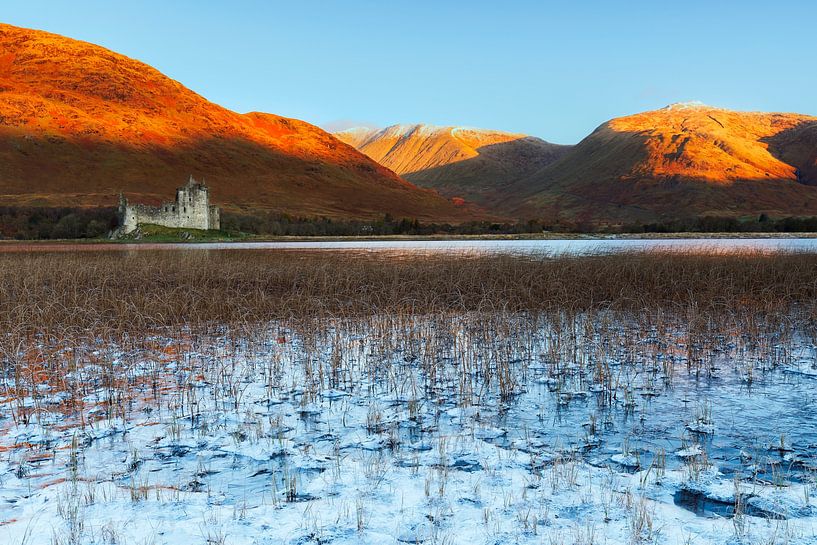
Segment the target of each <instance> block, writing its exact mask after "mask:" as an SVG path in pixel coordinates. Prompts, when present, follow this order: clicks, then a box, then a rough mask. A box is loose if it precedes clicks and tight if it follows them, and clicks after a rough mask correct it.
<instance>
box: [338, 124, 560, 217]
mask: <svg viewBox="0 0 817 545" xmlns="http://www.w3.org/2000/svg"><path fill="white" fill-rule="evenodd" d="M335 135H336V136H337V137H338V138H339V139H341V140H342V141H345V142H346V143H348V144H350V145H353V146H354V147H356V148H357V149H358V150H360V151H362V152H363V153H365V154H366V155H368V156H369V157H371V158H372V159H374V160H375V161H377V162H379V163H380V164H382V165H384V166H386V167H388V168H390V169H392V170H394V171H395V172H396V173H398V174H400V175H401V176H403V177H404V178H405V179H407V180H409V181H410V182H412V183H414V184H416V185H419V186H422V187H429V188H433V189H436V190H437V191H439V192H440V193H441V194H443V195H445V196H448V197H454V198H456V197H461V198H466V199H468V200H472V201H474V202H476V203H477V204H481V205H489V204H490V202H491V201H492V200H494V199H495V198H496V196H497V195H498V194H500V193H501V191H502V188H503V187H504V186H506V185H508V184H510V183H511V182H513V181H514V180H516V179H518V178H522V177H524V176H526V175H529V174H532V173H533V172H535V171H536V170H537V169H538V168H540V167H543V166H545V165H547V164H549V163H551V162H552V161H554V160H556V159H557V158H559V157H560V156H561V155H562V154H563V153H565V152H566V151H567V149H569V147H568V146H561V145H558V144H551V143H549V142H546V141H545V140H542V139H540V138H536V137H532V136H528V135H524V134H518V133H510V132H505V131H498V130H488V129H479V128H475V127H467V126H435V125H427V124H398V125H391V126H389V127H386V128H383V129H368V128H362V127H358V128H352V129H347V130H346V131H341V132H338V133H335ZM495 212H497V213H501V212H502V211H499V210H495Z"/></svg>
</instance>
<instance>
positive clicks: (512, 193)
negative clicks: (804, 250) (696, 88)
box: [496, 103, 817, 222]
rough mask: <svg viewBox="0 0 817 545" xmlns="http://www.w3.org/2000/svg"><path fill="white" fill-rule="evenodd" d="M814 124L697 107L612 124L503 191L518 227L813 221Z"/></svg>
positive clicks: (816, 210)
mask: <svg viewBox="0 0 817 545" xmlns="http://www.w3.org/2000/svg"><path fill="white" fill-rule="evenodd" d="M815 185H817V118H815V117H810V116H805V115H799V114H780V113H758V112H735V111H730V110H724V109H719V108H712V107H708V106H705V105H702V104H699V103H690V104H676V105H672V106H668V107H667V108H664V109H661V110H656V111H651V112H645V113H641V114H637V115H633V116H629V117H622V118H618V119H613V120H612V121H608V122H607V123H604V124H603V125H601V126H600V127H599V128H597V129H596V130H595V131H594V132H593V133H592V134H590V135H589V136H588V137H586V138H585V139H584V140H582V141H581V142H580V143H579V144H578V145H576V146H575V147H573V148H572V149H570V150H569V151H568V152H567V153H566V154H564V156H562V157H561V158H560V159H559V160H557V161H555V162H553V163H551V164H549V165H547V166H545V167H543V168H542V169H540V170H539V171H537V172H536V173H534V174H533V175H531V176H529V177H527V178H525V179H522V180H519V181H517V182H515V183H514V184H512V185H511V186H510V187H508V188H507V192H506V193H505V195H504V198H503V199H502V200H501V201H499V202H497V204H496V206H497V207H498V208H501V209H503V210H508V211H510V212H511V213H512V214H514V215H516V216H518V217H551V218H557V217H558V218H563V219H566V220H574V221H575V220H579V221H610V222H629V221H656V220H668V219H678V218H687V217H694V216H702V215H718V216H732V217H741V216H754V215H757V214H761V213H766V214H768V215H770V216H791V215H811V216H813V215H817V187H815Z"/></svg>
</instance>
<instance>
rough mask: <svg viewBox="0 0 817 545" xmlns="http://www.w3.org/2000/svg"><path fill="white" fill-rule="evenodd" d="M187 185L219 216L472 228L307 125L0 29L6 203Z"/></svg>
mask: <svg viewBox="0 0 817 545" xmlns="http://www.w3.org/2000/svg"><path fill="white" fill-rule="evenodd" d="M190 174H193V175H195V176H196V177H199V178H205V179H206V181H207V183H208V185H209V186H210V187H211V194H212V197H213V200H214V201H215V202H216V203H217V204H220V205H222V206H225V207H227V208H228V209H251V210H262V209H263V210H276V211H280V212H286V213H289V214H292V215H318V214H325V215H328V216H333V217H347V218H352V217H354V218H362V217H376V216H382V215H383V214H384V213H390V214H392V215H394V216H395V217H417V218H421V219H426V220H435V221H442V220H445V221H459V220H462V219H469V218H470V217H471V216H472V211H471V209H470V208H468V207H457V206H454V205H453V204H452V203H451V202H450V201H448V200H446V199H444V198H442V197H440V196H439V195H437V194H436V193H434V192H432V191H428V190H424V189H420V188H417V187H415V186H413V185H412V184H411V183H408V182H406V181H404V180H402V179H400V178H399V177H398V176H396V175H395V174H394V173H393V172H391V171H390V170H388V169H387V168H384V167H382V166H380V165H378V164H377V163H375V162H374V161H372V160H370V159H369V158H367V157H366V156H364V155H363V154H361V153H359V152H358V151H356V150H355V149H354V148H352V147H351V146H348V145H346V144H344V143H342V142H340V141H339V140H337V139H336V138H334V137H333V136H332V135H330V134H328V133H326V132H324V131H323V130H321V129H319V128H317V127H315V126H313V125H310V124H308V123H305V122H303V121H298V120H295V119H287V118H284V117H280V116H277V115H272V114H263V113H250V114H238V113H235V112H232V111H230V110H227V109H225V108H222V107H220V106H218V105H216V104H213V103H211V102H209V101H207V100H206V99H204V98H203V97H201V96H199V95H197V94H196V93H194V92H192V91H190V90H189V89H187V88H185V87H184V86H183V85H181V84H180V83H178V82H176V81H174V80H172V79H170V78H168V77H166V76H164V75H163V74H161V73H160V72H158V71H157V70H155V69H153V68H151V67H150V66H147V65H145V64H143V63H141V62H138V61H135V60H133V59H130V58H127V57H125V56H123V55H119V54H117V53H114V52H112V51H109V50H107V49H104V48H102V47H99V46H96V45H93V44H89V43H86V42H81V41H77V40H72V39H69V38H65V37H62V36H58V35H55V34H49V33H46V32H41V31H35V30H28V29H22V28H17V27H13V26H9V25H3V24H0V201H2V203H3V204H7V205H9V204H11V205H45V206H53V205H60V206H62V205H79V206H85V205H113V204H115V203H116V194H117V193H118V192H119V191H124V192H125V193H126V194H127V196H128V197H129V198H131V199H132V200H136V201H145V202H150V203H155V202H158V201H160V200H164V199H168V198H170V197H172V195H173V190H174V189H175V188H176V187H177V186H178V185H181V184H182V183H183V182H184V181H185V180H186V179H187V176H188V175H190Z"/></svg>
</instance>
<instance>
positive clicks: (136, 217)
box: [120, 177, 221, 233]
mask: <svg viewBox="0 0 817 545" xmlns="http://www.w3.org/2000/svg"><path fill="white" fill-rule="evenodd" d="M120 214H121V222H120V224H121V226H122V227H121V230H122V232H123V233H130V232H131V231H133V230H135V229H136V228H137V227H138V226H139V224H140V223H142V224H144V223H150V224H153V225H161V226H164V227H175V228H187V229H218V228H219V227H220V225H221V214H220V211H219V209H218V207H217V206H210V202H209V196H208V193H207V187H205V186H204V185H202V184H198V183H196V182H195V180H193V178H192V177H191V178H190V181H189V182H188V183H187V184H186V185H185V186H182V187H180V188H179V189H177V190H176V202H167V203H164V204H163V205H162V206H147V205H143V204H128V203H127V201H124V200H123V201H122V202H121V203H120Z"/></svg>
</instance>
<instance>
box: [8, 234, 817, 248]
mask: <svg viewBox="0 0 817 545" xmlns="http://www.w3.org/2000/svg"><path fill="white" fill-rule="evenodd" d="M815 238H817V232H808V233H775V232H764V233H693V232H682V233H619V234H584V233H526V234H498V235H376V236H312V237H304V236H263V235H258V236H247V237H243V238H238V237H236V238H220V237H213V238H201V239H194V240H181V239H179V240H166V239H161V240H157V239H151V238H145V239H140V240H134V239H124V240H122V239H120V240H111V239H108V238H99V239H82V238H81V239H24V240H16V239H14V240H12V239H8V240H3V239H0V245H2V246H18V245H19V246H25V245H49V244H72V245H73V244H80V245H84V244H111V245H119V244H129V245H132V244H173V245H180V244H182V245H184V244H191V245H195V244H202V243H218V244H248V243H249V244H251V243H267V242H389V241H395V242H426V241H428V242H446V241H480V240H486V241H504V240H507V241H538V240H552V241H560V240H565V241H571V240H599V241H608V240H613V241H614V240H774V239H780V240H793V239H815Z"/></svg>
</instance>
